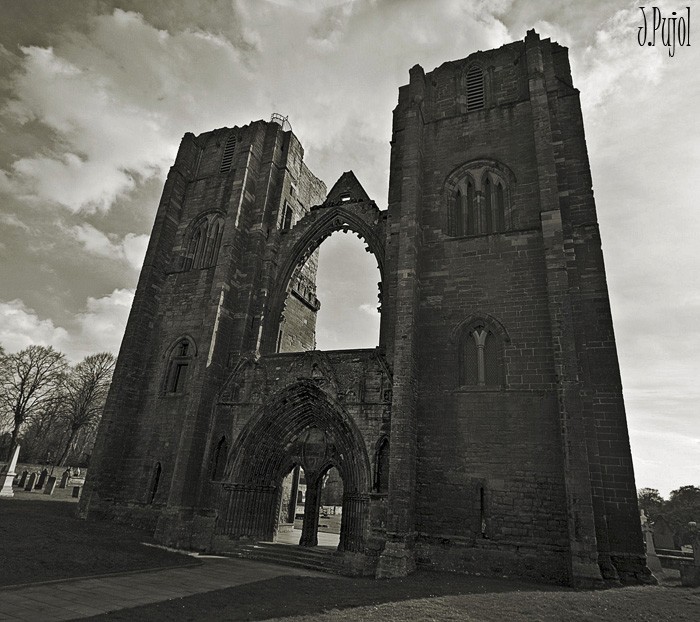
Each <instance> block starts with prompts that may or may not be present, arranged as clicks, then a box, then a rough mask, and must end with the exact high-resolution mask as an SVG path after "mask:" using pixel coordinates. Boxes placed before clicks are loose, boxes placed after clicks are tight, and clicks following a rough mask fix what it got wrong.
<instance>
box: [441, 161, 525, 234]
mask: <svg viewBox="0 0 700 622" xmlns="http://www.w3.org/2000/svg"><path fill="white" fill-rule="evenodd" d="M507 175H508V174H507V173H505V174H504V173H503V172H502V171H500V170H498V168H497V165H496V163H491V162H486V161H483V160H482V161H476V162H474V163H472V164H466V165H464V166H463V167H461V168H460V169H458V171H456V172H455V173H453V174H452V175H450V177H449V178H448V179H447V181H446V183H445V194H444V196H445V200H446V208H447V229H446V231H447V235H450V236H454V237H460V236H465V235H486V234H491V233H502V232H504V231H506V230H507V229H508V224H507V223H508V222H509V221H510V219H511V216H510V214H509V204H508V196H509V190H508V185H507V183H506V176H507ZM509 177H510V176H509Z"/></svg>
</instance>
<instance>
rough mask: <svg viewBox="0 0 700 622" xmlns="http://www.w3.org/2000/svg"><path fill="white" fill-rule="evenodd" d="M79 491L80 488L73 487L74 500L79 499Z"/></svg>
mask: <svg viewBox="0 0 700 622" xmlns="http://www.w3.org/2000/svg"><path fill="white" fill-rule="evenodd" d="M80 489H81V486H73V495H72V496H73V497H74V498H75V499H80Z"/></svg>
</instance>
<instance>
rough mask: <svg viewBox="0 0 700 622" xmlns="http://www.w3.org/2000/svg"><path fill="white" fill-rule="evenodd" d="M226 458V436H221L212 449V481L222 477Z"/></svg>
mask: <svg viewBox="0 0 700 622" xmlns="http://www.w3.org/2000/svg"><path fill="white" fill-rule="evenodd" d="M227 459H228V441H227V440H226V436H225V435H224V436H222V437H221V438H220V439H219V442H218V443H217V444H216V449H215V450H214V458H213V460H212V467H211V478H212V479H213V480H214V481H221V480H222V479H224V472H225V470H226V461H227Z"/></svg>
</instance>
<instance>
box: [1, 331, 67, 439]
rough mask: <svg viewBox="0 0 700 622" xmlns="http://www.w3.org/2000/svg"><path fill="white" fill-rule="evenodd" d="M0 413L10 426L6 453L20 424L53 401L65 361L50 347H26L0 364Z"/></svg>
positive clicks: (60, 380) (5, 358)
mask: <svg viewBox="0 0 700 622" xmlns="http://www.w3.org/2000/svg"><path fill="white" fill-rule="evenodd" d="M1 364H2V367H3V371H2V373H1V374H0V411H2V412H3V413H4V414H6V415H9V417H10V419H11V425H12V434H11V444H10V452H11V451H12V449H13V448H14V447H15V445H16V444H17V436H18V435H19V432H20V428H21V427H22V424H23V423H24V422H25V421H26V420H27V418H28V417H30V416H31V415H33V414H35V413H37V412H38V411H40V410H41V409H42V408H44V407H45V406H46V405H47V403H48V402H49V401H50V400H53V399H55V398H56V395H57V392H58V390H59V388H60V385H61V383H62V381H63V378H64V374H65V371H66V367H67V365H66V359H65V357H64V355H63V354H62V353H61V352H57V351H56V350H54V349H53V348H52V347H51V346H49V347H44V346H36V345H34V346H29V347H28V348H25V349H24V350H21V351H20V352H16V353H15V354H6V355H5V356H3V357H2V361H1Z"/></svg>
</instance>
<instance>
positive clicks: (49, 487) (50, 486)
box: [44, 475, 56, 495]
mask: <svg viewBox="0 0 700 622" xmlns="http://www.w3.org/2000/svg"><path fill="white" fill-rule="evenodd" d="M54 488H56V478H55V477H54V476H53V475H51V476H49V479H48V480H46V486H45V487H44V494H45V495H52V494H53V491H54Z"/></svg>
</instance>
